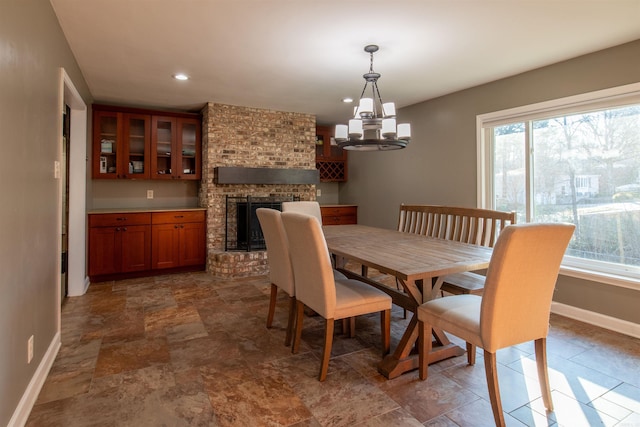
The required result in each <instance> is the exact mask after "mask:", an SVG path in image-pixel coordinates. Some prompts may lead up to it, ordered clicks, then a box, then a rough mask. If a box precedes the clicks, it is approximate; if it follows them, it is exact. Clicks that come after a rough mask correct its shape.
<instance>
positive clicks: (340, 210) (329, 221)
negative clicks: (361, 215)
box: [320, 205, 358, 225]
mask: <svg viewBox="0 0 640 427" xmlns="http://www.w3.org/2000/svg"><path fill="white" fill-rule="evenodd" d="M320 214H321V215H322V225H346V224H357V223H358V207H357V206H356V205H323V206H320Z"/></svg>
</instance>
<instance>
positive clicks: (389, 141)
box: [335, 44, 411, 151]
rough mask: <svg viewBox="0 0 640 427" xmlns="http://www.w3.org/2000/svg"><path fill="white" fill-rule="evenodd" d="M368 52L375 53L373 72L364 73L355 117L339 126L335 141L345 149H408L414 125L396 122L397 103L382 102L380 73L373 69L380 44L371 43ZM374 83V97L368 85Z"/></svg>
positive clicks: (337, 126) (367, 47)
mask: <svg viewBox="0 0 640 427" xmlns="http://www.w3.org/2000/svg"><path fill="white" fill-rule="evenodd" d="M364 51H365V52H367V53H369V54H370V55H371V65H370V66H369V72H368V73H366V74H363V76H362V77H363V78H364V80H365V83H364V88H363V89H362V94H361V95H360V103H359V105H358V106H357V107H355V108H354V117H353V119H351V120H349V125H348V126H347V125H336V129H335V140H336V143H337V144H338V146H339V147H341V148H343V149H345V150H355V151H374V150H398V149H400V148H405V147H406V146H407V144H409V141H410V140H411V125H410V124H409V123H400V124H398V125H396V106H395V104H394V103H393V102H387V103H383V102H382V97H381V96H380V90H379V89H378V79H379V78H380V74H379V73H376V72H375V71H373V53H374V52H377V51H378V46H376V45H373V44H372V45H368V46H365V47H364ZM369 84H371V94H372V96H371V97H370V98H368V97H365V92H366V91H367V86H369Z"/></svg>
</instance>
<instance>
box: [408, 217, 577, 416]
mask: <svg viewBox="0 0 640 427" xmlns="http://www.w3.org/2000/svg"><path fill="white" fill-rule="evenodd" d="M574 229H575V226H574V225H573V224H558V223H556V224H521V225H510V226H507V227H505V228H504V230H503V231H502V233H501V234H500V237H499V238H498V241H497V243H496V245H495V247H494V250H493V253H492V256H491V261H490V263H489V268H488V269H487V276H486V281H485V290H484V295H483V296H482V297H480V296H477V295H454V296H448V297H444V298H438V299H435V300H431V301H428V302H426V303H424V304H422V305H421V306H420V307H418V311H417V315H418V320H419V323H420V326H419V333H420V339H419V342H420V356H419V361H420V362H419V363H420V378H421V379H425V378H426V377H427V373H428V356H427V355H428V354H429V352H430V351H431V346H432V343H431V329H432V328H439V329H442V330H445V331H448V332H450V333H452V334H454V335H456V336H458V337H460V338H462V339H464V340H465V341H466V342H467V361H468V363H469V364H470V365H473V364H474V363H475V348H476V346H478V347H481V348H483V349H484V362H485V370H486V377H487V386H488V388H489V398H490V400H491V405H492V408H493V414H494V418H495V421H496V424H497V425H500V426H503V425H504V415H503V413H502V403H501V400H500V391H499V387H498V378H497V369H496V352H497V351H498V350H499V349H501V348H505V347H510V346H512V345H516V344H520V343H523V342H527V341H535V353H536V363H537V367H538V377H539V381H540V386H541V389H542V397H543V401H544V404H545V406H546V407H547V409H548V410H550V411H551V410H553V403H552V401H551V393H550V389H549V378H548V373H547V358H546V337H547V333H548V331H549V313H550V309H551V299H552V296H553V290H554V287H555V284H556V280H557V278H558V273H559V270H560V263H561V262H562V257H563V255H564V253H565V251H566V249H567V246H568V244H569V241H570V240H571V236H572V234H573V231H574Z"/></svg>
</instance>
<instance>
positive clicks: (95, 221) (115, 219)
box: [89, 213, 151, 227]
mask: <svg viewBox="0 0 640 427" xmlns="http://www.w3.org/2000/svg"><path fill="white" fill-rule="evenodd" d="M148 224H151V214H150V213H118V214H90V215H89V227H119V226H122V225H148Z"/></svg>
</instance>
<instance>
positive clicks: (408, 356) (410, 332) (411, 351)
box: [378, 278, 465, 379]
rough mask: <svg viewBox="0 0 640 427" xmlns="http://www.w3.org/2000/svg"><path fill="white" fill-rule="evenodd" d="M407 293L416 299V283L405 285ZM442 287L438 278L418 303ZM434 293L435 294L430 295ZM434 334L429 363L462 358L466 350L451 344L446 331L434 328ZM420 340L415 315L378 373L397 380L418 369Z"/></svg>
mask: <svg viewBox="0 0 640 427" xmlns="http://www.w3.org/2000/svg"><path fill="white" fill-rule="evenodd" d="M403 285H404V287H405V289H406V290H407V292H408V293H409V294H411V295H413V296H414V298H415V297H417V296H418V295H416V294H417V292H418V287H417V286H416V284H415V283H403ZM441 285H442V278H438V279H437V280H436V281H435V282H434V287H433V289H427V290H425V289H423V290H422V295H420V296H419V298H416V299H417V300H418V301H422V300H423V299H425V298H426V299H427V300H428V299H430V298H431V297H433V295H436V294H437V292H439V289H440V286H441ZM430 292H433V293H430ZM432 334H433V338H434V341H435V342H434V344H433V345H432V348H431V352H430V353H429V358H428V363H429V364H431V363H435V362H439V361H440V360H444V359H448V358H450V357H456V356H461V355H463V354H464V352H465V350H464V349H462V348H461V347H459V346H457V345H456V344H453V343H451V341H449V338H447V336H446V335H445V333H444V331H442V329H439V328H433V329H432ZM417 340H418V316H417V315H416V314H415V313H413V316H412V317H411V320H410V321H409V325H407V329H406V330H405V331H404V334H403V335H402V338H401V339H400V342H399V343H398V347H397V348H396V349H395V351H394V352H393V353H392V354H389V355H387V356H386V357H385V358H384V359H383V360H382V362H380V364H379V365H378V372H380V373H381V374H382V375H384V376H385V377H387V378H388V379H392V378H396V377H398V376H400V375H402V374H403V373H405V372H408V371H411V370H414V369H417V368H418V349H417V348H416V345H415V344H416V341H417Z"/></svg>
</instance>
